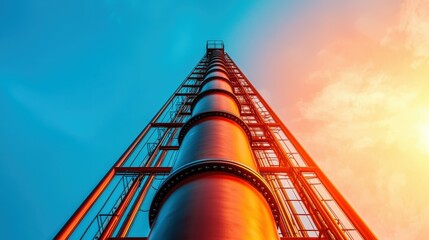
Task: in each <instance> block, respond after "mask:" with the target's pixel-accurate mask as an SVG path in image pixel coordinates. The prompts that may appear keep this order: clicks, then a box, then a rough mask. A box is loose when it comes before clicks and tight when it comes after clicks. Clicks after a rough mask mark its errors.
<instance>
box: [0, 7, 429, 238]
mask: <svg viewBox="0 0 429 240" xmlns="http://www.w3.org/2000/svg"><path fill="white" fill-rule="evenodd" d="M208 39H222V40H224V42H225V47H226V51H227V52H228V53H229V54H230V56H231V57H232V58H233V59H234V61H235V62H236V63H237V64H238V66H239V67H240V68H241V70H242V71H243V72H244V73H245V74H246V76H247V77H248V78H249V79H250V81H252V83H254V85H255V86H256V87H257V88H258V89H259V91H260V92H261V94H262V95H263V96H264V97H265V99H266V100H267V101H268V102H269V103H270V104H271V106H272V107H273V108H274V110H275V111H276V112H277V114H278V115H279V116H280V117H281V118H282V120H283V121H284V123H285V124H286V125H287V126H288V127H289V129H290V130H291V131H292V133H294V134H295V135H296V137H297V138H298V140H299V141H300V142H301V143H302V145H303V146H304V148H306V150H307V151H308V152H309V154H310V155H311V156H312V157H313V158H314V159H315V161H316V162H317V163H318V164H319V166H320V167H321V168H322V169H323V170H324V172H325V173H326V175H327V176H328V177H329V178H330V179H331V180H332V181H333V183H334V184H335V185H336V186H337V188H338V189H339V190H340V192H342V193H343V195H344V196H345V198H346V199H347V200H348V201H349V202H350V203H351V205H352V206H353V207H354V208H355V209H356V211H357V212H358V213H359V215H360V216H361V217H362V218H363V219H364V221H366V222H367V224H368V225H369V226H370V228H371V229H372V230H373V231H374V233H375V234H376V235H377V236H378V237H379V238H380V239H423V238H424V237H425V236H428V235H429V230H428V229H429V201H428V199H429V193H428V191H427V188H428V186H427V182H429V174H428V173H429V162H428V158H429V95H428V92H429V81H428V80H427V78H428V76H429V3H428V2H427V1H423V0H402V1H401V0H380V1H369V0H367V1H355V2H353V3H351V2H350V1H348V2H345V1H337V0H332V1H326V0H322V1H317V2H315V1H272V2H266V1H264V2H262V1H218V2H216V3H214V2H207V3H200V2H198V1H180V3H168V2H167V1H144V2H143V1H133V0H122V1H118V0H106V1H101V0H99V1H82V0H75V1H53V0H46V1H34V0H27V1H23V0H15V1H10V0H5V1H1V2H0V119H1V121H0V122H1V124H0V143H1V147H0V187H1V189H2V190H3V191H2V192H3V194H2V197H0V211H1V212H2V218H1V220H0V221H1V222H0V234H1V236H2V238H4V239H50V238H52V237H53V236H54V235H55V234H56V233H57V231H58V230H59V229H60V228H61V226H62V225H63V224H64V223H65V222H66V220H67V219H68V218H69V217H70V216H71V214H72V213H73V212H74V210H75V209H76V208H77V207H78V206H79V204H80V203H81V202H82V201H83V199H84V198H85V197H86V196H87V194H88V193H89V192H90V191H91V189H92V188H93V187H94V186H95V185H96V184H97V182H98V181H99V180H100V179H101V178H102V176H103V175H104V173H105V172H106V171H107V170H108V169H109V168H110V167H111V165H112V164H113V163H114V162H115V161H116V159H117V158H118V157H119V156H120V155H121V154H122V152H123V151H124V150H125V149H126V148H127V146H128V144H130V143H131V141H132V140H133V139H134V137H135V136H136V135H137V134H138V133H139V132H140V130H141V129H142V128H143V127H144V126H145V125H146V124H147V123H148V121H149V120H150V119H151V118H152V116H153V115H154V114H155V113H156V112H157V111H158V110H159V109H160V107H161V106H162V104H163V103H164V102H165V101H166V100H167V99H168V97H169V96H170V94H172V92H173V91H174V89H175V88H176V87H177V86H178V85H179V84H180V83H181V82H182V80H183V79H184V78H185V77H186V76H187V74H188V73H189V72H190V71H191V69H192V68H193V67H194V66H195V64H196V63H197V62H198V61H199V60H200V59H201V57H202V56H203V55H204V51H205V42H206V40H208Z"/></svg>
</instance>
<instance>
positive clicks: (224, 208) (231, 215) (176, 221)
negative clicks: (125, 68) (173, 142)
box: [149, 50, 278, 240]
mask: <svg viewBox="0 0 429 240" xmlns="http://www.w3.org/2000/svg"><path fill="white" fill-rule="evenodd" d="M208 55H209V53H208ZM225 66H226V61H225V59H224V56H223V50H213V51H212V52H211V61H210V63H209V67H208V69H207V71H206V76H205V78H204V81H205V82H204V83H203V86H202V88H201V91H200V95H198V96H197V97H196V98H195V101H196V102H195V103H193V105H192V106H193V109H192V117H191V119H190V120H189V121H188V122H187V123H186V124H185V126H184V127H183V129H182V130H184V129H186V131H184V132H183V135H182V134H181V138H180V139H181V145H180V149H179V154H178V157H177V160H176V162H175V164H174V166H173V170H172V175H171V176H170V177H169V178H171V180H170V181H167V182H166V183H165V184H164V185H165V186H164V185H163V186H161V187H160V191H158V193H157V194H156V197H155V198H154V202H153V207H151V216H153V217H152V220H151V221H153V219H155V220H154V222H153V225H152V230H151V233H150V235H149V239H150V240H158V239H162V240H170V239H189V240H197V239H198V240H199V239H208V240H214V239H227V240H228V239H256V240H262V239H278V234H277V230H276V222H275V219H274V215H273V212H272V211H274V210H272V209H273V208H272V206H274V205H272V204H273V203H272V202H271V203H270V205H268V201H272V197H267V196H268V195H270V194H267V192H266V191H270V190H269V189H268V188H264V187H262V185H263V184H262V185H260V184H259V183H258V184H255V182H252V181H256V180H255V177H256V178H258V177H257V175H258V173H257V172H258V170H257V165H256V161H255V160H254V157H253V153H252V149H251V147H250V142H249V138H248V135H247V134H246V131H245V129H246V126H245V124H244V123H242V122H241V121H240V120H239V118H238V116H240V109H239V107H240V106H239V103H238V102H237V101H236V99H235V97H234V95H233V89H232V86H231V84H230V82H229V76H228V72H227V71H226V67H225ZM209 162H211V164H213V162H214V163H215V164H221V163H222V162H223V164H230V165H231V166H235V167H237V168H238V170H237V173H236V174H235V175H234V174H231V173H230V172H228V171H229V170H224V171H223V170H221V168H219V169H220V170H219V171H215V170H208V172H204V173H203V172H198V170H197V171H195V169H193V170H189V169H190V168H191V167H190V166H192V165H195V164H196V166H199V168H200V169H202V168H204V166H205V167H208V165H207V164H209ZM205 164H206V165H205ZM225 168H226V169H228V167H225V166H224V169H225ZM248 168H250V169H251V170H254V171H253V172H254V173H251V174H250V173H249V172H248V171H249V170H246V169H248ZM197 169H198V168H197ZM207 169H210V168H207ZM188 170H189V171H188ZM240 172H242V173H244V172H247V173H246V174H240ZM175 174H177V175H175ZM252 174H253V175H252ZM251 175H252V176H253V177H252V176H251ZM184 176H186V178H183V177H184ZM259 178H260V177H259ZM249 179H250V180H249ZM266 186H267V185H266ZM261 187H262V189H265V190H263V191H262V192H263V193H264V194H262V193H261V189H260V188H261ZM271 196H272V195H271ZM266 197H267V199H266ZM270 206H271V208H270ZM275 216H276V217H277V216H278V215H277V214H275Z"/></svg>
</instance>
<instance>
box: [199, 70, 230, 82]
mask: <svg viewBox="0 0 429 240" xmlns="http://www.w3.org/2000/svg"><path fill="white" fill-rule="evenodd" d="M213 77H217V78H224V79H226V80H229V77H228V75H227V74H226V73H224V72H222V71H214V72H210V73H209V74H207V75H206V77H205V78H204V79H209V78H213Z"/></svg>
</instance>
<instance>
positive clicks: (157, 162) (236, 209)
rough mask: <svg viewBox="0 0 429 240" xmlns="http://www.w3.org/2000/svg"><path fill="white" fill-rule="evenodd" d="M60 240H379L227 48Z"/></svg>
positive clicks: (195, 75) (194, 78)
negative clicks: (274, 110)
mask: <svg viewBox="0 0 429 240" xmlns="http://www.w3.org/2000/svg"><path fill="white" fill-rule="evenodd" d="M206 50H207V51H206V54H205V55H204V57H203V58H202V59H201V61H200V62H199V63H198V64H197V65H196V66H195V68H194V69H193V70H192V72H191V73H190V74H189V75H188V77H187V78H186V79H185V80H184V81H183V83H182V84H181V85H180V86H179V88H178V89H177V90H176V91H175V92H174V93H173V95H172V96H171V97H170V98H169V99H168V100H167V102H166V103H165V105H164V106H163V107H162V108H161V110H160V111H159V112H158V113H157V114H156V115H155V116H154V117H153V119H152V120H151V122H150V123H149V124H148V125H147V126H146V127H145V128H144V129H143V130H142V132H141V133H140V134H139V135H138V136H137V138H136V139H135V140H134V142H132V143H131V145H130V146H129V147H128V149H127V150H126V151H125V152H124V154H123V155H122V156H121V157H120V158H119V160H118V161H117V162H116V163H115V164H114V165H113V167H112V168H111V169H110V170H109V171H108V172H107V173H106V175H105V176H104V178H103V179H102V180H101V181H100V183H99V184H98V185H97V186H96V187H95V188H94V190H93V191H92V192H91V193H90V195H89V196H88V197H87V198H86V199H85V200H84V202H83V203H82V204H81V205H80V207H79V208H78V209H77V210H76V212H75V213H74V214H73V215H72V216H71V218H70V219H69V220H68V222H67V223H66V224H65V225H64V227H63V228H62V229H61V230H60V232H59V233H58V234H57V236H56V237H55V238H56V239H67V238H70V239H142V240H143V239H150V240H168V239H191V240H196V239H210V240H211V239H257V240H258V239H282V240H286V239H288V240H289V239H302V240H304V239H306V240H307V239H376V238H375V236H374V234H373V233H372V232H371V230H370V229H369V228H368V227H367V226H366V225H365V223H364V222H363V221H362V220H361V218H360V217H359V216H358V215H357V214H356V212H355V211H354V210H353V209H352V208H351V207H350V205H349V204H348V203H347V201H346V200H345V199H344V198H343V197H342V196H341V194H340V193H339V192H338V190H337V189H336V188H335V187H334V186H333V185H332V183H331V182H330V181H329V180H328V179H327V177H326V176H325V175H324V174H323V172H322V171H321V170H320V169H319V167H318V166H317V165H316V164H315V162H314V161H313V159H312V158H311V157H310V156H309V155H308V154H307V152H306V151H305V150H304V149H303V148H302V147H301V145H300V144H299V143H298V142H297V140H296V139H295V137H294V136H293V135H292V134H291V132H290V131H289V130H288V129H287V128H286V126H285V125H284V124H283V123H282V122H281V121H280V119H279V118H278V116H277V115H276V114H275V113H274V112H273V111H272V109H271V108H270V106H269V105H268V104H267V102H266V101H265V100H264V99H263V98H262V97H261V95H260V94H259V93H258V92H257V91H256V89H255V87H254V86H253V85H252V84H251V83H250V82H249V80H248V79H247V78H246V76H245V75H244V74H243V73H242V72H241V71H240V69H239V68H238V67H237V65H236V64H235V63H234V61H233V60H232V59H231V57H230V56H229V55H228V54H227V53H226V52H224V45H223V42H222V41H208V42H207V45H206Z"/></svg>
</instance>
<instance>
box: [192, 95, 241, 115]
mask: <svg viewBox="0 0 429 240" xmlns="http://www.w3.org/2000/svg"><path fill="white" fill-rule="evenodd" d="M213 111H222V112H228V113H232V114H234V115H236V116H240V110H239V109H238V106H237V104H236V103H235V101H234V99H233V98H232V97H231V96H228V95H226V94H224V93H212V94H208V95H206V96H204V97H203V98H201V99H200V100H199V101H198V102H197V103H196V104H195V107H194V109H193V110H192V116H195V115H197V114H200V113H203V112H213Z"/></svg>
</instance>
